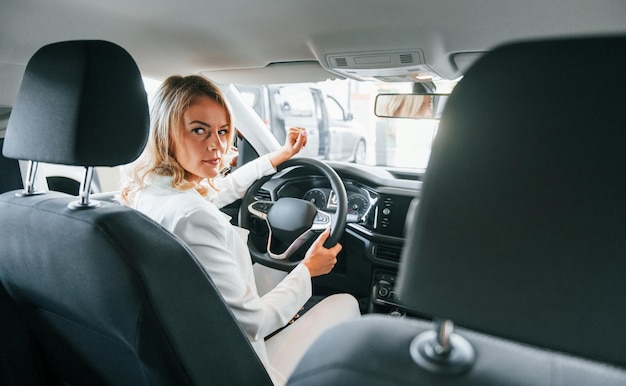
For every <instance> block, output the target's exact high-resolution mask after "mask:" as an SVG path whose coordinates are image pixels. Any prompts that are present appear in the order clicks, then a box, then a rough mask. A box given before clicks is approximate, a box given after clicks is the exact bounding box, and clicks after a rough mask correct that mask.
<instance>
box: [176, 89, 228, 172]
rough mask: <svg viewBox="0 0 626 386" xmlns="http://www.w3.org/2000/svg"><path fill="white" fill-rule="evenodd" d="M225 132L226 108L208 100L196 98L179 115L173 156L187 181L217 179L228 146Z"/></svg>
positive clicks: (226, 129)
mask: <svg viewBox="0 0 626 386" xmlns="http://www.w3.org/2000/svg"><path fill="white" fill-rule="evenodd" d="M228 130H229V127H228V117H227V115H226V109H225V108H224V106H222V105H221V104H219V103H218V102H216V101H214V100H213V99H211V98H209V97H206V96H200V97H197V98H196V99H195V100H194V101H193V102H192V104H191V105H190V106H189V108H188V109H187V111H185V112H184V113H183V122H182V126H181V128H180V131H181V132H180V135H179V138H178V140H175V141H174V143H175V145H174V156H175V157H176V160H177V161H178V163H179V164H180V165H181V166H182V167H183V168H184V169H185V170H186V171H187V172H188V173H189V176H188V179H190V180H192V181H200V180H202V179H205V178H208V179H211V178H215V177H217V175H218V174H219V172H220V165H221V160H222V156H223V155H224V152H225V151H226V148H227V146H228V143H227V142H228Z"/></svg>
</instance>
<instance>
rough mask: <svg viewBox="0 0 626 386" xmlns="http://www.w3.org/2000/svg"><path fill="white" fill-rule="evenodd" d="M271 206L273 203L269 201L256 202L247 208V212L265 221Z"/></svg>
mask: <svg viewBox="0 0 626 386" xmlns="http://www.w3.org/2000/svg"><path fill="white" fill-rule="evenodd" d="M273 205H274V203H273V202H269V201H256V202H253V203H252V204H250V205H249V206H248V211H249V212H250V213H252V214H253V215H255V216H257V217H260V218H262V219H265V218H267V213H268V212H269V211H270V209H271V208H272V206H273Z"/></svg>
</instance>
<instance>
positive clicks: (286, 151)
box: [270, 127, 307, 167]
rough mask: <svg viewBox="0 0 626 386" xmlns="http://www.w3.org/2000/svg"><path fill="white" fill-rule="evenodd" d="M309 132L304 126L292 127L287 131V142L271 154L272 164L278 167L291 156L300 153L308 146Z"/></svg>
mask: <svg viewBox="0 0 626 386" xmlns="http://www.w3.org/2000/svg"><path fill="white" fill-rule="evenodd" d="M306 140H307V132H306V129H305V128H303V127H290V128H289V130H288V131H287V139H286V140H285V144H284V145H283V147H281V148H280V149H279V150H277V151H275V152H273V153H272V154H270V162H271V163H272V166H274V167H277V166H278V165H280V164H281V163H283V162H285V161H287V160H288V159H289V158H291V157H293V156H294V155H296V154H298V152H299V151H300V150H302V148H303V147H304V146H306Z"/></svg>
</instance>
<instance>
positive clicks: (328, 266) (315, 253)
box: [302, 228, 342, 277]
mask: <svg viewBox="0 0 626 386" xmlns="http://www.w3.org/2000/svg"><path fill="white" fill-rule="evenodd" d="M328 236H330V228H328V229H326V230H325V231H324V232H322V234H321V235H319V236H318V238H317V240H315V241H314V242H313V244H311V247H310V248H309V250H308V251H307V252H306V255H305V256H304V260H302V264H304V265H305V266H306V267H307V268H308V269H309V272H310V273H311V277H315V276H321V275H326V274H327V273H329V272H330V271H331V270H332V269H333V267H334V266H335V264H336V263H337V254H339V252H340V251H341V248H342V246H341V244H339V243H337V244H335V245H334V246H332V247H330V248H326V247H324V242H325V241H326V239H327V238H328Z"/></svg>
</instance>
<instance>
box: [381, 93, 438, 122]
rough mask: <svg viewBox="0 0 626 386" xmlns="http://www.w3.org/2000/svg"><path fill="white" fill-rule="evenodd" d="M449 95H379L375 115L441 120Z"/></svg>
mask: <svg viewBox="0 0 626 386" xmlns="http://www.w3.org/2000/svg"><path fill="white" fill-rule="evenodd" d="M448 95H449V94H435V93H422V94H379V95H377V96H376V103H375V105H374V114H375V115H376V116H377V117H382V118H413V119H439V118H440V117H441V112H442V111H443V107H444V106H445V104H446V101H447V100H448Z"/></svg>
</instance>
